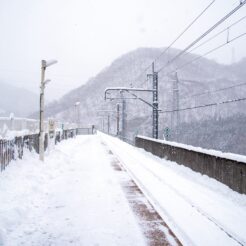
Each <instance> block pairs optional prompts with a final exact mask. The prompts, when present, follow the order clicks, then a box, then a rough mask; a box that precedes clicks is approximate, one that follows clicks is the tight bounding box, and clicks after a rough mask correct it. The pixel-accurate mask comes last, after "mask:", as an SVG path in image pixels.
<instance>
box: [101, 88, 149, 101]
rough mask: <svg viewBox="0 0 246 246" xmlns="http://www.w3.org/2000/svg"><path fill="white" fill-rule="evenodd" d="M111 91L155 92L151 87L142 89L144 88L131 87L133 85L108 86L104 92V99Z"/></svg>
mask: <svg viewBox="0 0 246 246" xmlns="http://www.w3.org/2000/svg"><path fill="white" fill-rule="evenodd" d="M109 91H141V92H153V90H151V89H142V88H131V87H129V88H128V87H109V88H106V90H105V92H104V99H105V100H106V99H107V93H108V92H109Z"/></svg>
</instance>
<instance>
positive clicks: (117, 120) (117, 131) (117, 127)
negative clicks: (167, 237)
mask: <svg viewBox="0 0 246 246" xmlns="http://www.w3.org/2000/svg"><path fill="white" fill-rule="evenodd" d="M116 107H117V115H116V135H117V136H119V134H120V104H119V103H117V105H116Z"/></svg>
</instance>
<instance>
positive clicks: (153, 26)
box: [0, 0, 246, 101]
mask: <svg viewBox="0 0 246 246" xmlns="http://www.w3.org/2000/svg"><path fill="white" fill-rule="evenodd" d="M210 2H212V0H185V1H184V0H172V1H166V0H0V30H1V38H0V55H1V56H0V58H1V59H0V80H1V81H5V82H6V83H11V84H15V85H17V86H19V87H24V88H28V89H29V90H31V91H34V92H36V93H39V84H40V61H41V59H57V60H58V64H56V65H54V66H52V67H50V68H48V69H47V77H48V78H50V79H51V80H52V82H51V83H50V84H49V85H48V87H47V90H46V92H47V98H48V100H49V101H51V100H54V99H58V98H59V97H60V96H61V95H62V94H64V93H65V92H67V91H69V90H71V89H73V88H75V87H77V86H80V85H81V84H83V83H85V82H86V81H87V80H88V78H90V77H92V76H95V75H96V74H97V73H98V72H100V70H102V69H103V68H104V67H106V66H108V65H110V63H111V62H112V61H113V60H114V59H116V58H117V57H118V56H120V55H122V54H124V53H127V52H129V51H131V50H134V49H136V48H138V47H164V46H168V45H169V44H170V43H171V42H172V41H173V40H174V38H175V37H176V36H177V35H178V34H179V33H180V32H181V31H182V30H183V29H184V28H185V26H187V25H188V24H189V23H190V22H191V21H192V20H193V19H194V18H195V17H196V16H197V15H198V14H199V13H200V12H201V11H202V10H203V9H204V8H205V7H206V6H207V5H208V4H209V3H210ZM237 4H239V0H217V1H216V2H215V3H214V4H213V6H212V7H211V8H210V9H209V11H208V12H207V13H206V14H205V15H204V16H203V17H202V18H201V19H200V20H199V21H198V22H197V23H196V25H194V26H193V28H192V29H190V30H189V32H187V33H186V35H184V36H183V37H182V38H181V39H180V40H179V41H178V42H177V43H176V44H175V45H174V47H176V48H184V47H185V46H186V45H188V44H189V42H191V41H192V40H193V39H195V38H196V37H198V36H199V35H200V34H201V33H203V32H204V31H205V30H206V29H208V28H209V27H210V26H211V25H212V24H214V23H215V22H216V21H217V20H219V19H220V18H221V17H222V16H224V15H225V14H226V13H228V12H229V11H230V10H232V9H233V8H235V7H236V5H237ZM244 15H246V6H244V7H242V8H241V10H240V11H238V12H237V13H236V14H235V15H234V16H233V17H232V18H230V19H229V20H228V21H226V22H225V23H224V24H223V25H221V26H220V27H219V28H217V29H216V31H215V32H214V33H216V32H218V31H219V30H221V29H223V28H225V27H226V26H227V25H229V24H230V23H233V22H234V21H236V20H238V19H240V18H241V17H243V16H244ZM244 32H246V21H243V22H241V23H240V24H239V25H238V26H236V27H235V28H234V29H232V30H231V31H230V37H233V36H237V35H238V34H241V33H244ZM221 38H223V40H222V39H221ZM221 38H220V39H219V40H217V41H214V42H212V43H211V44H209V45H210V46H207V47H206V48H203V49H201V50H198V51H197V52H198V53H200V54H202V53H203V52H204V51H206V49H210V48H213V47H215V46H216V45H218V44H219V42H223V41H224V40H226V35H224V36H223V37H221ZM245 42H246V37H244V38H242V39H240V40H238V41H236V42H235V43H233V46H232V45H228V46H227V47H226V48H223V49H222V50H220V51H218V52H216V53H214V54H213V55H210V56H209V57H208V58H213V59H215V60H217V61H218V62H222V63H229V62H231V61H232V60H233V59H234V60H235V61H238V60H240V59H241V58H242V57H243V56H246V48H245ZM233 47H234V48H233ZM233 54H234V55H233Z"/></svg>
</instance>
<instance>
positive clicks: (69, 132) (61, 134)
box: [0, 127, 94, 171]
mask: <svg viewBox="0 0 246 246" xmlns="http://www.w3.org/2000/svg"><path fill="white" fill-rule="evenodd" d="M93 130H94V128H93V127H92V128H90V127H88V128H75V129H66V130H63V131H57V132H56V133H55V135H54V136H53V137H54V138H55V144H57V143H59V142H61V141H62V140H65V139H68V138H74V137H75V136H76V135H91V134H94V131H93ZM47 147H48V134H47V133H46V134H45V140H44V149H45V150H46V149H47ZM24 149H28V150H29V151H35V152H36V153H38V152H39V134H31V135H25V136H22V137H15V138H14V139H12V140H6V139H0V170H1V171H3V170H5V168H6V167H7V166H8V165H9V163H10V162H11V161H12V160H16V159H22V157H23V154H24Z"/></svg>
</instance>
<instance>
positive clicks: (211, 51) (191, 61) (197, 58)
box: [159, 1, 246, 75]
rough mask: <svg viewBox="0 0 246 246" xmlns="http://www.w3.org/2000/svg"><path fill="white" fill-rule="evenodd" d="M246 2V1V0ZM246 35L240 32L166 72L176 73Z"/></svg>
mask: <svg viewBox="0 0 246 246" xmlns="http://www.w3.org/2000/svg"><path fill="white" fill-rule="evenodd" d="M245 3H246V1H245ZM245 35H246V32H245V33H242V34H240V35H238V36H237V37H235V38H233V39H231V40H228V41H227V42H225V43H223V44H221V45H219V46H217V47H215V48H213V49H212V50H209V51H208V52H206V53H204V54H203V55H200V56H197V57H195V58H194V59H192V60H190V61H189V62H187V63H185V64H183V65H181V66H180V67H177V68H176V69H174V70H172V71H171V72H168V73H166V74H165V75H169V74H172V73H174V72H176V71H178V70H180V69H182V68H184V67H186V66H188V65H189V64H191V63H193V62H194V61H197V60H199V59H201V58H202V57H205V56H207V55H209V54H211V53H213V52H214V51H216V50H218V49H220V48H222V47H224V46H226V45H227V44H229V43H232V42H234V41H236V40H237V39H239V38H242V37H243V36H245ZM159 71H160V70H159Z"/></svg>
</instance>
